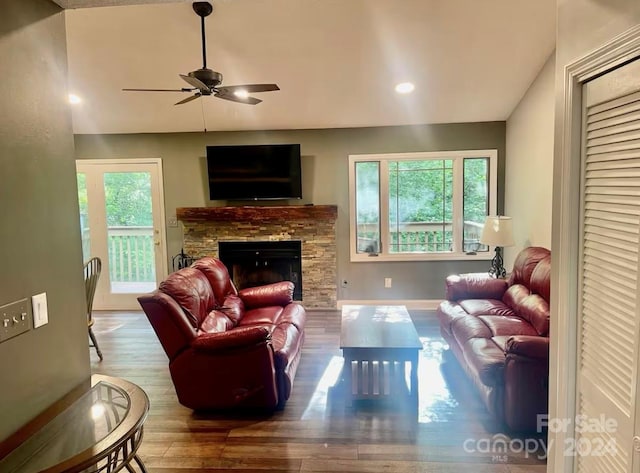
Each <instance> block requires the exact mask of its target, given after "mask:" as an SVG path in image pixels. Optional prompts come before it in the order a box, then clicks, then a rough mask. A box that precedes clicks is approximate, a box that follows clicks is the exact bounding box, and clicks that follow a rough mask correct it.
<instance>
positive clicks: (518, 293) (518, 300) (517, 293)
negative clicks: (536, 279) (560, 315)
mask: <svg viewBox="0 0 640 473" xmlns="http://www.w3.org/2000/svg"><path fill="white" fill-rule="evenodd" d="M503 300H504V302H505V303H506V304H507V305H509V306H510V307H511V308H512V309H513V311H514V312H515V313H517V314H518V315H519V316H520V317H522V318H523V319H525V320H527V321H528V322H529V323H530V324H531V325H532V326H533V327H534V328H535V329H536V332H537V334H538V335H547V334H548V333H549V303H548V302H547V301H546V300H544V298H543V297H542V296H540V295H539V294H532V293H531V291H530V290H529V289H528V288H527V287H525V286H523V285H522V284H515V285H513V286H511V287H510V288H509V289H507V292H505V294H504V299H503ZM514 335H527V334H524V333H522V334H515V333H514Z"/></svg>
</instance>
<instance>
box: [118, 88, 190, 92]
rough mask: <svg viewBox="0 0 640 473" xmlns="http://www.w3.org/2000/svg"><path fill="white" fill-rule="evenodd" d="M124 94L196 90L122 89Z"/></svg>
mask: <svg viewBox="0 0 640 473" xmlns="http://www.w3.org/2000/svg"><path fill="white" fill-rule="evenodd" d="M122 90H123V91H125V92H193V91H194V90H196V89H188V88H186V87H183V88H182V89H122Z"/></svg>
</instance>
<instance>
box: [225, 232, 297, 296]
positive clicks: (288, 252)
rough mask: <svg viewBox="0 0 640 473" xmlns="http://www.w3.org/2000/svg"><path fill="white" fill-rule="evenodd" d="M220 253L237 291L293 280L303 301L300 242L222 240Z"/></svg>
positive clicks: (295, 291)
mask: <svg viewBox="0 0 640 473" xmlns="http://www.w3.org/2000/svg"><path fill="white" fill-rule="evenodd" d="M218 255H219V258H220V260H221V261H222V262H223V263H224V265H225V266H226V267H227V268H228V270H229V274H230V276H231V279H232V280H233V283H234V284H235V285H236V288H237V289H238V290H240V289H244V288H247V287H254V286H262V285H265V284H270V283H274V282H279V281H291V282H293V284H294V286H295V289H294V293H293V298H294V300H297V301H301V300H302V267H301V260H302V258H301V256H302V242H301V241H299V240H285V241H219V242H218Z"/></svg>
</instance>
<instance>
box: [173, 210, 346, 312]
mask: <svg viewBox="0 0 640 473" xmlns="http://www.w3.org/2000/svg"><path fill="white" fill-rule="evenodd" d="M176 215H177V217H178V219H179V220H180V221H181V222H182V224H183V242H184V251H185V253H187V254H188V255H190V256H193V257H196V258H201V257H203V256H215V257H218V258H220V259H221V260H222V261H223V262H224V259H223V258H222V257H221V256H224V249H223V254H222V255H221V254H220V252H219V251H220V249H219V244H220V243H222V244H223V245H222V246H223V248H224V247H225V246H228V244H231V247H233V246H234V245H235V246H236V248H241V249H244V248H243V247H244V245H243V243H251V245H254V244H255V245H259V244H261V243H266V245H263V249H262V250H261V251H266V250H270V251H271V250H273V247H270V248H266V247H269V246H271V245H269V243H271V242H299V245H300V259H299V261H300V270H299V274H300V276H299V277H300V282H299V284H296V289H297V291H298V292H300V294H299V296H300V298H301V299H298V300H301V301H302V303H303V304H304V305H305V307H308V308H335V307H336V299H337V284H336V218H337V207H336V206H335V205H300V206H277V207H259V206H247V207H190V208H178V209H177V210H176ZM251 245H250V246H251ZM275 246H279V245H275ZM253 251H254V252H255V251H256V250H255V249H254V250H253ZM258 251H260V250H258ZM263 254H264V253H263ZM245 256H247V255H246V254H245ZM253 256H256V255H255V254H254V255H253ZM257 256H260V255H257ZM269 258H272V259H273V258H275V259H273V262H275V260H276V259H278V258H277V251H276V253H273V252H272V253H270V255H269ZM264 262H265V260H264V259H263V260H260V259H259V260H258V264H259V265H260V264H262V266H263V268H264V266H265V265H264ZM255 263H256V260H255V259H254V260H253V261H252V263H251V264H253V265H254V267H255ZM279 263H282V262H279ZM225 265H226V266H227V267H228V268H229V271H230V272H234V271H235V265H234V264H233V263H232V264H231V267H230V266H229V264H227V263H226V262H225ZM266 266H267V267H269V262H268V261H267V265H266ZM272 269H273V271H272ZM276 269H278V271H275V270H276ZM280 270H281V271H282V272H286V271H289V270H290V267H289V266H287V267H283V265H282V264H280V267H279V268H276V267H271V268H269V271H262V272H258V273H257V274H254V275H251V274H250V273H246V274H245V273H238V275H239V276H240V278H241V279H242V278H248V281H243V282H242V283H243V284H244V283H248V284H254V283H255V284H257V283H258V282H259V281H258V279H260V278H263V280H264V281H266V280H267V279H268V280H269V281H271V280H272V279H274V278H276V277H277V276H275V275H274V274H273V273H276V272H279V271H280ZM293 272H294V273H295V269H294V270H293ZM238 275H235V276H234V275H232V277H234V283H237V281H236V280H235V279H236V278H237V276H238ZM294 277H296V276H295V274H293V275H292V276H291V278H294ZM264 278H267V279H264ZM294 283H296V281H294ZM255 284H254V285H255ZM298 285H299V286H300V287H299V289H298ZM297 296H298V294H296V297H297Z"/></svg>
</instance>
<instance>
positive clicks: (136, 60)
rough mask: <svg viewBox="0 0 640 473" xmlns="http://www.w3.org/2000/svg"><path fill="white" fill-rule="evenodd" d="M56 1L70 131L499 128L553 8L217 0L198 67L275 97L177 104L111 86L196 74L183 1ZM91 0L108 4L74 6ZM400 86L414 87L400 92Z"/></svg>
mask: <svg viewBox="0 0 640 473" xmlns="http://www.w3.org/2000/svg"><path fill="white" fill-rule="evenodd" d="M57 3H59V4H60V5H61V6H63V7H65V8H69V9H68V10H67V11H66V12H65V15H66V25H67V44H68V58H69V92H71V93H74V94H76V95H77V96H79V97H80V98H81V99H82V102H81V103H80V104H77V105H74V106H73V112H72V113H73V126H74V131H75V132H76V133H140V132H178V131H201V130H202V129H203V128H205V127H206V129H208V130H247V129H300V128H336V127H359V126H380V125H406V124H423V123H454V122H476V121H494V120H506V119H507V118H508V117H509V115H510V113H511V112H512V111H513V109H514V108H515V106H516V105H517V103H518V102H519V100H520V99H521V98H522V96H523V94H524V93H525V91H526V90H527V88H528V87H529V85H530V84H531V82H532V81H533V79H534V78H535V76H536V75H537V73H538V72H539V70H540V69H541V67H542V66H543V64H544V62H545V61H546V59H547V58H548V57H549V55H550V54H552V52H553V49H554V46H555V11H556V2H555V0H536V1H531V0H482V1H478V0H393V1H392V0H217V1H214V2H212V3H213V6H214V11H213V13H212V15H211V16H209V17H208V18H207V19H206V34H207V65H208V67H209V68H211V69H213V70H215V71H218V72H221V73H222V74H223V76H224V81H223V85H235V84H243V83H277V84H278V85H279V86H280V88H281V90H280V91H277V92H265V93H261V94H255V96H257V97H259V98H261V99H263V100H264V102H263V103H260V104H258V105H255V106H251V105H245V104H239V103H233V102H228V101H225V100H220V99H217V98H214V97H202V98H200V99H197V100H194V101H192V102H189V103H187V104H184V105H177V106H176V105H174V103H175V102H177V101H179V100H181V99H183V98H185V97H186V96H187V95H186V94H184V93H179V92H167V93H160V92H123V91H122V90H121V89H122V88H160V89H165V88H166V89H176V88H182V87H185V86H187V87H188V84H186V83H185V82H184V81H183V80H182V79H181V78H180V77H179V76H178V74H187V73H188V72H190V71H193V70H195V69H198V68H200V67H201V66H202V54H201V49H200V18H199V17H197V16H196V14H195V13H194V11H193V9H192V7H191V3H190V2H178V3H176V2H158V1H157V0H156V1H110V2H105V1H98V0H89V1H82V0H66V1H65V0H60V1H58V2H57ZM132 3H136V4H135V5H132ZM96 4H100V5H105V4H109V5H113V6H106V7H105V6H102V7H96V8H78V7H94V6H95V5H96ZM122 4H128V5H126V6H120V5H122ZM76 8H77V9H76ZM403 81H411V82H413V83H414V84H415V91H414V92H413V93H411V94H407V95H399V94H397V93H396V92H395V91H394V86H395V85H396V84H397V83H398V82H403Z"/></svg>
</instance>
